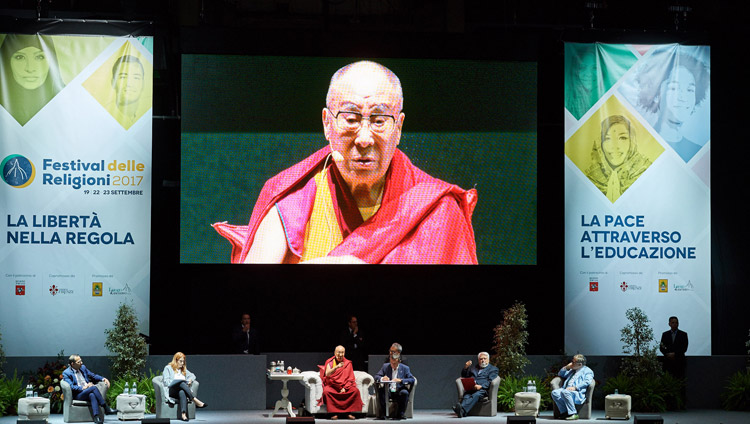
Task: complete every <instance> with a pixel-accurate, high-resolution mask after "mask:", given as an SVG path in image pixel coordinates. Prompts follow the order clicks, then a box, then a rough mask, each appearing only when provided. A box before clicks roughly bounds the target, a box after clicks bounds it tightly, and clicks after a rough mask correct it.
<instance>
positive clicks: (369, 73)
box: [324, 70, 403, 189]
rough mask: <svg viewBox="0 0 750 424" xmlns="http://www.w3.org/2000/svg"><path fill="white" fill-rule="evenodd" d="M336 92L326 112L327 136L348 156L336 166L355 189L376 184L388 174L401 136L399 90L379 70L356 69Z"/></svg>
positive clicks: (334, 146) (338, 83)
mask: <svg viewBox="0 0 750 424" xmlns="http://www.w3.org/2000/svg"><path fill="white" fill-rule="evenodd" d="M334 93H335V94H334V96H333V101H332V102H331V103H332V104H331V105H329V107H330V110H328V111H326V112H324V113H326V116H325V132H326V137H327V138H328V140H329V142H330V144H331V148H332V149H333V150H335V151H338V152H339V153H341V154H342V156H343V157H344V160H342V161H339V162H336V165H337V167H338V169H339V172H341V175H342V176H343V177H344V180H345V181H346V182H347V184H348V185H349V186H350V187H351V188H352V189H354V188H355V187H357V186H359V185H362V184H364V185H372V184H374V183H375V182H377V181H379V180H380V179H381V178H383V176H384V175H385V173H386V171H387V170H388V166H389V165H390V163H391V158H393V154H394V153H395V151H396V146H398V143H399V141H400V138H401V125H402V123H403V115H401V114H400V102H399V97H398V93H397V90H396V89H395V87H394V86H393V84H392V83H391V82H390V81H389V80H388V79H387V78H386V77H385V76H384V75H383V74H382V73H381V72H379V71H377V70H353V71H350V72H349V73H347V74H346V75H344V76H343V77H342V78H341V79H340V80H339V81H338V82H337V83H336V87H335V89H334ZM337 115H338V117H337Z"/></svg>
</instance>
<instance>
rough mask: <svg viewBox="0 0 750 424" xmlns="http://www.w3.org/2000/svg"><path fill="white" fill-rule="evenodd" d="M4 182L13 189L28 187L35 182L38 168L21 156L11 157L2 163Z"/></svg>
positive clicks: (0, 166) (0, 164)
mask: <svg viewBox="0 0 750 424" xmlns="http://www.w3.org/2000/svg"><path fill="white" fill-rule="evenodd" d="M0 170H2V175H1V176H0V177H2V179H3V181H5V183H6V184H8V185H9V186H11V187H15V188H24V187H28V186H29V184H31V183H32V182H33V181H34V177H35V176H36V168H35V167H34V164H33V163H32V162H31V161H30V160H28V159H26V158H25V157H23V156H21V155H10V156H8V157H6V158H5V159H3V161H2V163H0Z"/></svg>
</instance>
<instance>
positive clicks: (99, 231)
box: [0, 34, 153, 356]
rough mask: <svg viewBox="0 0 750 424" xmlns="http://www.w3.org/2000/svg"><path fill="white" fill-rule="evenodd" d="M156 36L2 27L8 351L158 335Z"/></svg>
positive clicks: (73, 347)
mask: <svg viewBox="0 0 750 424" xmlns="http://www.w3.org/2000/svg"><path fill="white" fill-rule="evenodd" d="M151 45H152V43H151V39H150V37H141V38H132V37H105V36H47V35H22V34H0V55H1V57H0V106H1V107H0V170H1V171H2V174H1V175H0V177H1V179H2V181H0V219H1V220H2V243H0V272H1V273H2V274H0V331H2V334H3V346H4V349H5V352H6V354H7V355H8V356H48V355H55V354H57V353H58V352H60V351H61V350H64V351H65V353H66V354H72V353H79V354H82V355H104V354H106V353H107V351H106V349H105V348H104V340H105V334H104V330H105V329H107V328H110V327H112V322H113V320H114V317H115V312H116V309H117V307H118V305H119V304H120V303H122V302H128V303H132V305H133V306H134V307H135V309H136V311H137V313H138V316H139V319H140V323H141V332H143V333H146V334H148V317H149V284H150V276H149V268H150V264H149V260H150V233H151V121H152V119H151V106H152V91H153V84H152V81H153V66H152V63H153V55H152V51H151V50H150V46H151Z"/></svg>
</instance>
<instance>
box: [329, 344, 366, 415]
mask: <svg viewBox="0 0 750 424" xmlns="http://www.w3.org/2000/svg"><path fill="white" fill-rule="evenodd" d="M334 359H335V357H334V356H332V357H330V358H328V360H327V361H326V363H325V365H323V366H320V365H318V367H319V368H320V378H321V379H322V380H323V396H321V398H320V400H318V405H321V404H325V405H326V409H328V412H333V413H339V412H362V406H363V405H364V404H363V403H362V396H360V394H359V389H358V388H357V380H356V378H354V368H352V361H350V360H348V359H346V358H344V362H343V363H344V366H343V367H341V368H338V369H336V370H335V371H334V372H332V373H331V375H329V376H328V377H326V368H327V367H328V366H329V365H330V366H331V367H333V361H334ZM342 388H343V389H344V392H343V393H341V389H342Z"/></svg>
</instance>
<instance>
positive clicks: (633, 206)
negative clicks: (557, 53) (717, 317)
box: [565, 43, 711, 355]
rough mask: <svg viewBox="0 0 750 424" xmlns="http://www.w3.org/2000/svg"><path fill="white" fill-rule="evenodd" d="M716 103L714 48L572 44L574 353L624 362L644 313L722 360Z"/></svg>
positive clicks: (569, 167)
mask: <svg viewBox="0 0 750 424" xmlns="http://www.w3.org/2000/svg"><path fill="white" fill-rule="evenodd" d="M710 93H711V90H710V51H709V48H708V47H705V46H682V45H678V44H670V45H612V44H601V43H595V44H577V43H566V45H565V349H566V351H567V352H581V353H584V354H591V355H618V354H622V343H621V342H620V329H621V328H623V327H624V326H625V325H626V324H627V322H626V318H625V311H626V310H627V309H629V308H632V307H636V306H637V307H639V308H641V309H642V310H643V311H644V312H645V313H646V314H647V315H648V317H649V318H650V320H651V324H652V327H653V328H654V332H655V334H657V339H658V334H660V333H661V332H662V331H665V330H667V329H668V326H667V323H668V320H669V317H670V316H677V317H678V318H679V320H680V329H682V330H685V331H687V332H688V334H689V340H690V343H689V347H688V351H687V354H688V355H710V354H711V248H710V247H711V246H710V236H711V208H710V200H711V199H710V195H711V192H710V147H711V146H710V103H711V102H710ZM657 342H658V340H657Z"/></svg>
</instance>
